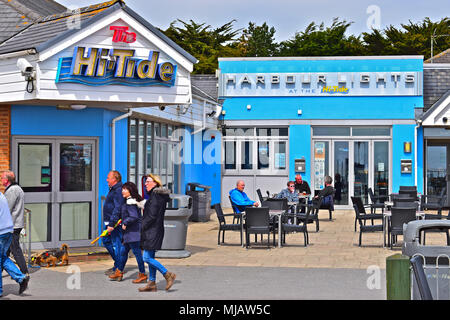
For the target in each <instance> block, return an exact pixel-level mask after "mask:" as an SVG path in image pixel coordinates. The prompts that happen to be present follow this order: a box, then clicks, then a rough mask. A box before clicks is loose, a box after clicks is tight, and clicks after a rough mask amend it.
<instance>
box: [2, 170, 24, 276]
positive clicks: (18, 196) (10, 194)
mask: <svg viewBox="0 0 450 320" xmlns="http://www.w3.org/2000/svg"><path fill="white" fill-rule="evenodd" d="M1 182H2V185H3V186H4V187H5V192H4V195H5V198H6V200H7V201H8V207H9V210H10V212H11V217H12V220H13V224H14V231H13V235H12V241H11V246H10V248H9V249H8V252H7V256H9V254H10V252H12V254H13V256H14V260H15V261H16V263H17V265H18V266H19V269H20V271H21V272H22V273H23V274H28V268H27V263H26V261H25V258H24V256H23V252H22V248H21V247H20V243H19V241H20V232H21V231H22V229H23V227H24V217H23V216H24V208H25V194H24V193H23V190H22V188H21V187H20V186H19V185H18V184H17V182H16V176H15V174H14V172H12V171H4V172H3V173H2V176H1Z"/></svg>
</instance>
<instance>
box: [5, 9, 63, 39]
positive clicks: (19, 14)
mask: <svg viewBox="0 0 450 320" xmlns="http://www.w3.org/2000/svg"><path fill="white" fill-rule="evenodd" d="M66 10H67V8H66V7H64V6H63V5H60V4H59V3H56V2H54V1H52V0H32V1H31V0H0V43H2V42H3V41H5V40H7V39H9V38H11V37H12V36H14V35H15V34H17V33H18V32H20V31H22V30H24V29H25V28H27V27H29V26H30V25H31V24H32V23H33V22H35V21H37V20H38V19H39V18H41V17H43V16H47V15H50V14H54V13H60V12H64V11H66Z"/></svg>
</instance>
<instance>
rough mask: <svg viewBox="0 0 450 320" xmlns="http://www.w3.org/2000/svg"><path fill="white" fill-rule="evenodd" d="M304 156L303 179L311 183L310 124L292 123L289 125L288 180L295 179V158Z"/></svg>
mask: <svg viewBox="0 0 450 320" xmlns="http://www.w3.org/2000/svg"><path fill="white" fill-rule="evenodd" d="M301 158H305V160H306V172H305V173H301V176H302V178H303V180H305V181H307V182H308V184H311V174H310V173H311V163H312V161H311V126H310V125H292V126H290V127H289V180H294V179H295V175H296V172H295V159H301Z"/></svg>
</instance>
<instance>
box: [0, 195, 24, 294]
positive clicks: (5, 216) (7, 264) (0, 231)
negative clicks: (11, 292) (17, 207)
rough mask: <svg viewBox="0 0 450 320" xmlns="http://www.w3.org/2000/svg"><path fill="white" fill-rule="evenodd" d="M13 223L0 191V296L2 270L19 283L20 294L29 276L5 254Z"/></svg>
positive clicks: (10, 238)
mask: <svg viewBox="0 0 450 320" xmlns="http://www.w3.org/2000/svg"><path fill="white" fill-rule="evenodd" d="M13 231H14V225H13V221H12V217H11V213H10V211H9V207H8V201H7V200H6V198H5V196H4V195H3V194H2V193H0V297H1V296H2V295H3V283H2V276H1V274H2V272H3V270H6V272H8V274H9V275H10V276H11V278H12V279H13V280H14V281H16V282H17V283H18V284H19V285H20V288H19V294H22V292H24V291H25V290H26V289H27V287H28V281H29V280H30V277H29V276H26V275H24V274H23V273H22V272H20V270H19V268H17V266H16V265H15V264H14V262H12V261H11V259H9V258H8V256H7V255H6V253H7V251H8V249H9V247H10V245H11V241H12V236H13Z"/></svg>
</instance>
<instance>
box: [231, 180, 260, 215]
mask: <svg viewBox="0 0 450 320" xmlns="http://www.w3.org/2000/svg"><path fill="white" fill-rule="evenodd" d="M244 188H245V182H244V181H242V180H239V181H238V182H237V183H236V188H234V189H233V190H231V191H230V192H229V195H230V198H231V201H232V202H233V203H234V204H235V206H236V210H237V211H238V212H239V213H241V212H242V211H245V208H246V207H251V206H255V207H259V203H258V202H256V201H253V200H250V198H249V197H248V196H247V194H246V193H245V192H244Z"/></svg>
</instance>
